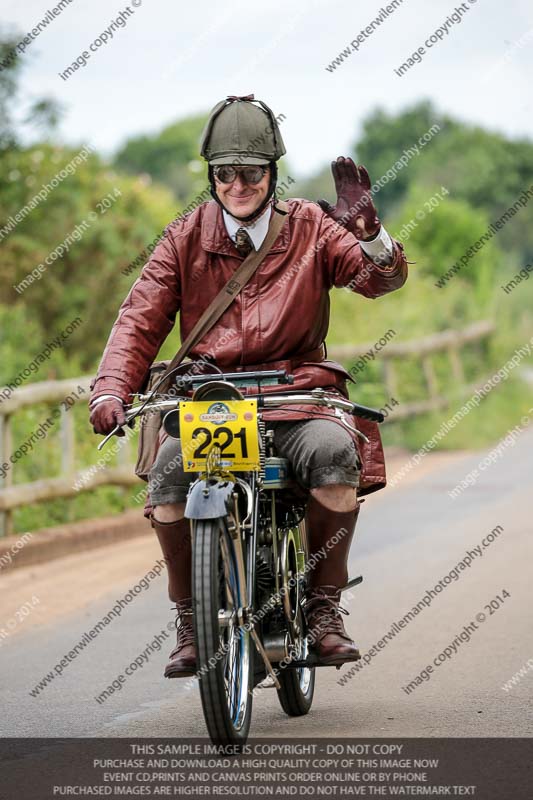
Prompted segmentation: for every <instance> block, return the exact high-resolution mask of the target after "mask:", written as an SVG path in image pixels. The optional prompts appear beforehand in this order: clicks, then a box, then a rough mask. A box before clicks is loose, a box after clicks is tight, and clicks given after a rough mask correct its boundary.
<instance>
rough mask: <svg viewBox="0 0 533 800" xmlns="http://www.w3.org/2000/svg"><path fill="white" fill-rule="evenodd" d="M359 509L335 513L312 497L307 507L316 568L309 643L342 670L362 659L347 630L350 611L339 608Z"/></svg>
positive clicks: (311, 587) (325, 660)
mask: <svg viewBox="0 0 533 800" xmlns="http://www.w3.org/2000/svg"><path fill="white" fill-rule="evenodd" d="M359 508H360V506H359V504H358V505H357V507H356V508H355V509H354V510H353V511H332V510H331V509H329V508H326V507H325V506H323V505H322V503H320V502H319V501H318V500H316V499H315V497H314V496H313V495H311V496H310V498H309V502H308V504H307V536H308V549H309V558H310V559H312V563H314V567H313V569H311V570H310V571H309V588H308V590H307V592H306V603H305V616H306V619H307V624H308V628H309V641H310V644H311V647H312V650H313V651H314V652H315V654H316V655H317V656H318V658H319V660H320V663H321V664H326V665H336V666H339V667H340V666H341V664H344V662H345V661H358V660H359V659H360V658H361V655H360V653H359V650H358V648H357V646H356V644H355V642H353V641H352V639H351V638H350V637H349V636H348V634H347V633H346V630H345V628H344V621H343V619H342V616H341V614H348V611H346V609H344V608H342V607H341V606H340V596H341V589H343V588H344V586H346V583H347V582H348V554H349V552H350V545H351V542H352V538H353V534H354V529H355V524H356V522H357V517H358V516H359ZM323 547H324V548H325V556H324V553H323V552H322V548H323ZM313 556H315V558H312V557H313Z"/></svg>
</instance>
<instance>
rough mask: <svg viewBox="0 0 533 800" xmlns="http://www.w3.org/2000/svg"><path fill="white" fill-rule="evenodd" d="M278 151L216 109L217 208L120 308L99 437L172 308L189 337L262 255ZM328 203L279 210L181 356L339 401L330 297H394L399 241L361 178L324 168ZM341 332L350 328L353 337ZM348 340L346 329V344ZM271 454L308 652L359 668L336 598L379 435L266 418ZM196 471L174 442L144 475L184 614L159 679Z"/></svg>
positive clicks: (102, 386) (261, 125)
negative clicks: (289, 507)
mask: <svg viewBox="0 0 533 800" xmlns="http://www.w3.org/2000/svg"><path fill="white" fill-rule="evenodd" d="M285 152H286V151H285V146H284V144H283V140H282V137H281V133H280V131H279V127H278V124H277V122H276V119H275V117H274V115H273V113H272V111H271V110H270V109H269V108H268V106H266V105H265V104H264V103H262V102H260V101H255V100H254V97H253V95H248V96H246V97H235V96H230V97H228V98H227V99H226V100H223V101H221V102H220V103H218V104H217V105H216V106H215V107H214V108H213V110H212V112H211V114H210V116H209V119H208V122H207V125H206V128H205V130H204V133H203V135H202V141H201V154H202V156H203V157H204V158H205V159H206V160H207V162H208V165H209V180H210V185H211V194H212V196H213V199H212V200H210V201H208V202H206V203H203V204H202V205H201V206H199V207H198V208H196V209H195V210H194V211H192V212H191V213H189V214H186V215H185V216H183V217H181V218H179V219H178V220H176V221H175V222H173V223H171V224H170V225H169V226H168V227H167V228H166V231H165V235H164V237H163V238H162V240H161V241H160V242H159V244H158V245H157V247H156V248H155V250H154V252H153V253H152V255H151V257H150V260H149V261H148V263H147V264H146V265H145V266H144V268H143V270H142V273H141V276H140V277H139V279H138V280H137V281H136V282H135V283H134V285H133V287H132V288H131V290H130V292H129V294H128V296H127V298H126V299H125V301H124V303H123V304H122V306H121V308H120V312H119V315H118V318H117V320H116V322H115V324H114V326H113V329H112V331H111V334H110V337H109V340H108V343H107V346H106V348H105V351H104V354H103V357H102V361H101V363H100V366H99V369H98V373H97V376H96V378H95V379H94V381H93V385H92V395H91V401H90V408H91V423H92V424H93V426H94V430H95V432H96V433H100V434H108V433H109V432H110V431H111V430H113V428H114V427H115V426H116V425H117V424H118V425H124V423H125V417H124V405H125V404H127V403H129V402H130V401H131V398H132V395H133V394H135V393H136V392H138V391H139V389H140V387H142V385H143V383H144V382H145V379H146V376H147V374H148V370H149V368H150V365H151V364H152V362H153V360H154V358H155V357H156V355H157V353H158V351H159V349H160V347H161V345H162V343H163V341H164V340H165V339H166V337H167V336H168V334H169V333H170V331H171V330H172V328H173V326H174V323H175V317H176V313H177V312H178V311H179V312H180V334H181V339H182V341H184V339H185V337H187V335H188V334H189V332H190V331H191V329H192V328H193V326H194V325H195V323H196V322H197V320H198V318H199V317H200V316H201V314H202V313H203V312H204V311H205V309H206V308H207V307H208V306H209V304H210V303H211V301H212V300H213V298H215V297H216V296H217V294H218V293H219V292H220V290H221V289H222V287H223V286H224V284H225V283H226V281H228V280H229V278H230V277H231V276H232V274H233V273H234V272H235V270H236V269H237V268H238V267H239V266H240V264H241V263H242V261H243V259H244V258H245V257H246V256H247V255H248V253H249V252H250V250H251V249H252V248H255V249H256V250H257V249H259V247H260V246H261V244H262V242H263V240H264V238H265V236H266V234H267V230H268V226H269V222H270V218H271V215H272V214H277V213H286V212H284V211H282V209H281V208H278V206H277V203H276V199H275V190H276V179H277V164H276V162H277V160H278V159H279V158H281V156H283V155H284V154H285ZM332 172H333V177H334V180H335V186H336V190H337V203H336V205H335V206H330V205H329V204H328V203H327V202H326V201H324V200H322V201H319V203H318V204H316V203H311V202H308V201H306V200H302V199H290V200H288V213H286V218H285V221H284V225H283V228H282V229H281V233H280V234H279V235H278V238H277V240H276V241H275V242H274V244H273V246H272V247H271V249H270V251H269V252H268V254H267V255H266V257H265V259H264V260H263V262H262V263H261V265H260V267H259V268H258V269H257V271H256V272H255V274H254V275H253V277H252V279H251V280H250V281H249V282H248V283H247V284H246V286H245V287H244V288H243V289H242V291H241V292H240V294H238V295H237V297H235V299H234V300H233V302H232V304H231V305H230V306H229V308H228V309H227V310H226V311H225V312H224V313H223V315H222V316H221V317H220V319H219V320H218V322H216V323H215V325H214V326H213V327H212V328H211V329H210V330H209V331H208V333H206V334H205V336H204V337H203V339H201V340H200V342H198V343H197V344H196V345H195V346H194V348H193V349H192V351H191V353H190V354H189V355H190V357H191V358H192V359H193V360H196V361H199V362H201V363H203V364H205V363H206V362H210V363H214V364H216V366H218V367H220V368H221V369H226V370H229V371H244V370H258V369H286V370H287V371H288V372H290V373H292V374H294V376H295V383H294V388H296V389H313V388H317V387H322V388H324V389H328V390H331V391H335V392H338V393H340V394H341V395H344V396H347V390H346V380H348V379H350V376H349V374H348V373H347V371H346V370H345V369H344V368H343V367H342V366H341V365H340V364H337V363H335V362H333V361H330V360H327V358H326V351H325V346H324V340H325V337H326V334H327V331H328V325H329V290H330V289H331V288H333V287H348V288H349V289H351V290H353V291H354V292H357V293H359V294H362V295H364V296H365V297H370V298H376V297H379V296H381V295H384V294H386V293H387V292H391V291H394V290H395V289H398V288H400V287H401V286H402V285H403V284H404V283H405V280H406V278H407V264H406V260H405V256H404V253H403V247H402V245H401V243H400V242H396V241H394V240H392V239H391V237H390V236H389V235H388V233H387V232H386V231H385V230H384V228H383V227H382V225H381V223H380V220H379V218H378V216H377V212H376V208H375V206H374V204H373V201H372V197H371V193H370V186H371V183H370V179H369V176H368V173H367V171H366V169H365V168H364V167H363V166H359V167H358V166H356V165H355V164H354V162H353V161H352V159H350V158H342V157H341V158H338V159H337V160H336V161H334V162H333V164H332ZM347 333H348V332H347ZM348 335H349V336H354V335H356V333H355V331H353V332H351V333H349V334H348ZM264 416H265V418H266V419H267V424H268V427H269V428H272V429H273V431H274V443H275V447H276V451H277V452H278V453H279V455H281V456H283V457H285V458H287V459H288V460H289V462H290V464H291V467H292V470H293V473H294V476H295V478H296V480H297V481H298V483H299V484H300V486H301V487H303V489H304V490H306V491H307V492H308V502H307V509H306V522H307V531H308V534H307V536H308V548H309V557H310V558H311V557H312V556H313V554H316V553H319V552H320V551H321V548H322V547H323V546H324V545H327V544H328V542H329V545H328V547H327V548H326V549H327V556H326V557H325V558H323V557H321V558H318V559H313V563H315V560H316V565H315V567H314V569H312V570H310V571H309V588H308V592H307V596H306V604H305V613H306V617H307V621H308V626H309V631H310V641H311V643H312V647H313V649H314V651H315V653H316V654H317V656H318V658H319V659H320V660H321V662H322V663H324V664H341V663H343V662H344V661H350V660H356V659H357V658H359V652H358V650H357V647H356V645H355V643H354V642H353V641H352V640H351V638H350V636H349V635H348V634H347V633H346V630H345V628H344V623H343V619H342V616H341V612H345V610H344V609H342V608H341V607H340V591H341V589H342V588H343V587H344V586H345V584H346V582H347V579H348V572H347V562H348V554H349V549H350V544H351V541H352V538H353V532H354V528H355V524H356V520H357V517H358V514H359V507H360V503H359V500H358V491H359V495H361V494H365V493H368V492H370V491H374V490H376V489H379V488H381V487H382V486H384V485H385V469H384V459H383V450H382V447H381V440H380V435H379V431H378V428H377V425H376V424H375V423H372V422H368V421H365V420H360V419H358V420H357V426H358V428H359V429H360V430H361V431H362V432H363V433H364V434H365V435H366V437H367V441H363V440H362V439H361V437H358V435H357V432H356V431H355V430H354V427H353V417H352V418H350V419H349V421H348V418H344V417H343V415H342V414H340V415H336V414H335V413H334V412H333V410H331V411H330V410H329V409H325V408H324V407H309V406H306V407H302V408H297V409H294V407H291V409H290V410H289V409H287V410H284V409H276V410H269V411H267V412H265V414H264ZM192 477H193V476H192V474H191V473H188V472H187V473H186V472H184V471H183V469H182V468H181V450H180V444H179V441H178V440H176V439H172V438H166V439H165V438H164V437H163V438H162V439H161V444H160V447H159V450H158V453H157V457H156V460H155V462H154V464H153V466H152V469H151V472H150V479H149V485H148V491H149V505H148V511H147V512H146V513H147V514H149V515H150V519H151V524H152V526H153V528H154V530H155V532H156V534H157V536H158V539H159V543H160V545H161V549H162V551H163V556H164V559H165V562H166V564H167V568H168V577H169V597H170V599H171V600H172V601H173V602H175V603H176V608H177V611H178V619H179V626H178V634H177V643H176V647H175V648H174V649H173V651H172V653H171V656H170V661H169V663H168V665H167V667H166V669H165V675H166V676H167V677H181V676H185V675H190V674H191V673H192V672H194V669H195V665H196V653H195V647H194V636H193V627H192V600H191V594H192V591H191V534H190V529H189V522H188V520H186V519H185V518H184V508H185V499H186V494H187V489H188V486H189V483H190V481H191V480H192Z"/></svg>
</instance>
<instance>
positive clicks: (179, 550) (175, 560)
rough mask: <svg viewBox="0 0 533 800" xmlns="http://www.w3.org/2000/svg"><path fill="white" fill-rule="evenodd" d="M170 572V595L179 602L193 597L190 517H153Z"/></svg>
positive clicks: (152, 520) (153, 526) (153, 523)
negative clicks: (171, 519)
mask: <svg viewBox="0 0 533 800" xmlns="http://www.w3.org/2000/svg"><path fill="white" fill-rule="evenodd" d="M151 523H152V528H153V529H154V530H155V532H156V534H157V538H158V539H159V544H160V545H161V550H162V551H163V558H164V559H165V563H166V565H167V572H168V596H169V598H170V599H171V600H172V601H173V602H175V603H178V602H179V601H180V600H185V599H186V598H189V597H191V595H192V588H191V572H192V563H191V561H192V548H191V532H190V523H189V520H188V519H180V520H179V521H178V522H159V521H158V520H156V519H154V517H153V515H152V517H151Z"/></svg>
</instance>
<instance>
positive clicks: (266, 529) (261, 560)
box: [102, 368, 384, 746]
mask: <svg viewBox="0 0 533 800" xmlns="http://www.w3.org/2000/svg"><path fill="white" fill-rule="evenodd" d="M214 369H217V370H218V368H214ZM292 383H293V376H292V375H288V374H287V373H286V372H284V371H279V370H270V371H268V370H265V371H259V372H234V373H223V372H221V371H220V370H218V372H217V373H216V374H207V375H206V374H200V375H194V376H191V375H189V376H187V375H186V376H185V377H184V378H182V379H181V380H180V381H179V385H180V386H181V387H183V389H182V395H183V396H172V397H171V396H169V394H155V393H153V392H152V393H151V394H149V395H139V401H140V404H137V405H132V406H130V407H129V408H128V409H127V414H126V419H127V420H128V422H130V424H131V421H132V420H133V419H134V418H136V417H137V416H139V415H141V414H153V413H160V414H162V415H163V426H164V428H165V430H166V432H167V433H168V434H169V435H170V436H173V437H175V438H179V439H180V440H181V448H182V459H183V468H184V470H185V471H190V472H196V473H198V477H197V479H196V480H195V481H194V482H193V483H192V484H191V486H190V489H189V493H188V496H187V503H186V510H185V516H186V517H187V518H188V519H190V521H191V530H192V551H193V564H192V569H193V619H194V631H195V638H196V650H197V672H196V674H197V676H198V682H199V688H200V696H201V701H202V708H203V712H204V717H205V722H206V725H207V729H208V732H209V736H210V738H211V740H212V741H213V743H214V744H217V745H233V746H239V745H242V744H243V743H244V742H246V739H247V736H248V733H249V729H250V722H251V716H252V704H253V698H254V694H255V693H256V692H257V691H258V690H259V689H261V688H275V689H276V691H277V695H278V698H279V701H280V703H281V706H282V708H283V710H284V711H285V713H287V714H288V715H290V716H301V715H304V714H307V713H308V711H309V709H310V708H311V704H312V702H313V694H314V688H315V668H316V667H317V666H325V665H322V664H320V663H319V660H318V659H317V657H316V656H315V654H314V653H313V650H312V647H310V644H309V641H308V633H307V628H306V620H305V614H304V595H305V590H306V584H307V572H308V566H309V564H308V557H307V541H306V529H305V505H306V499H307V498H306V493H305V492H304V491H303V490H302V489H301V487H299V486H298V484H297V483H296V482H295V480H294V479H293V478H292V476H291V474H290V469H289V464H288V462H287V460H286V459H284V458H280V457H279V456H277V455H276V453H275V450H274V443H273V438H274V436H273V431H272V430H271V429H268V423H267V422H266V421H265V420H264V419H263V415H262V412H263V410H266V409H271V408H279V407H281V406H283V407H284V408H290V406H291V405H298V406H302V405H313V406H325V407H327V408H329V409H334V410H337V411H336V412H335V413H338V414H340V412H341V411H343V412H349V413H351V414H354V415H357V416H359V417H363V418H366V419H371V420H374V421H376V422H382V421H383V419H384V417H383V414H382V413H381V412H379V411H376V410H374V409H370V408H367V407H365V406H360V405H357V404H355V403H352V402H351V401H349V400H347V399H345V398H343V397H341V396H339V395H337V394H334V393H328V392H327V391H325V390H324V389H313V390H309V391H295V390H290V389H288V390H287V389H285V390H283V389H280V390H279V391H278V390H272V389H271V390H269V391H268V392H264V391H262V389H263V388H264V387H265V386H273V385H279V386H280V387H281V386H287V385H289V386H290V385H291V384H292ZM250 391H254V394H249V393H248V392H250ZM358 434H359V435H360V436H361V437H362V438H365V437H364V434H362V433H361V432H359V431H358ZM108 438H109V437H108ZM104 443H105V440H104V442H102V444H104ZM361 581H362V578H361V577H358V578H354V579H353V580H351V581H349V582H348V584H347V585H346V586H345V587H344V589H343V591H345V590H346V589H348V588H349V587H351V586H355V585H357V584H358V583H360V582H361ZM338 668H340V665H338Z"/></svg>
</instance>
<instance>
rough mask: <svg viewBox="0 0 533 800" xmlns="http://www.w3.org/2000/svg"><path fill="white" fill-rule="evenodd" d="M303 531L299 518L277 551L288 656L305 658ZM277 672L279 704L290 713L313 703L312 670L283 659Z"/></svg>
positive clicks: (302, 711)
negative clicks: (287, 635) (288, 664)
mask: <svg viewBox="0 0 533 800" xmlns="http://www.w3.org/2000/svg"><path fill="white" fill-rule="evenodd" d="M305 553H306V532H305V523H304V522H303V521H302V522H301V523H300V526H299V527H298V528H296V527H295V528H292V529H290V530H288V531H286V532H285V533H284V536H283V542H282V545H281V553H280V567H281V570H280V571H281V576H282V589H283V607H284V611H285V619H286V621H287V625H288V633H289V640H290V644H289V657H290V659H291V660H294V661H306V660H307V658H308V656H309V643H308V640H307V628H306V622H305V617H304V613H303V609H302V601H303V594H304V590H305ZM279 666H280V667H281V669H280V673H279V675H278V680H279V683H280V687H281V688H280V689H278V690H277V692H278V698H279V702H280V704H281V707H282V708H283V710H284V711H285V713H286V714H288V715H289V716H291V717H300V716H303V715H304V714H307V713H308V712H309V710H310V708H311V705H312V704H313V696H314V692H315V670H314V668H311V667H297V668H294V667H292V668H291V667H289V666H284V665H283V663H281V664H280V665H279Z"/></svg>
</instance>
